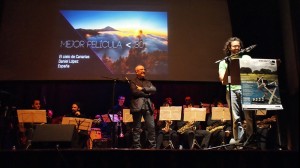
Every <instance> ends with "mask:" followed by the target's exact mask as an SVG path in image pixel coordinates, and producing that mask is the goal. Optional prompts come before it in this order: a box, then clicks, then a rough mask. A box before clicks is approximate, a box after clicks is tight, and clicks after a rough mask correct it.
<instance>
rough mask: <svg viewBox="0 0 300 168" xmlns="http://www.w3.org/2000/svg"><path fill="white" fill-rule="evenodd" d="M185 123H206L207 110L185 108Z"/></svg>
mask: <svg viewBox="0 0 300 168" xmlns="http://www.w3.org/2000/svg"><path fill="white" fill-rule="evenodd" d="M183 117H184V118H183V121H205V118H206V108H193V107H191V108H185V109H184V116H183Z"/></svg>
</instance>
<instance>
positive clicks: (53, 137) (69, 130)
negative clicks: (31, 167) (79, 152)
mask: <svg viewBox="0 0 300 168" xmlns="http://www.w3.org/2000/svg"><path fill="white" fill-rule="evenodd" d="M77 141H78V134H77V130H76V127H75V125H60V124H44V125H36V128H35V130H34V132H33V137H32V141H31V148H33V149H45V148H77V147H78V145H77V144H78V143H77Z"/></svg>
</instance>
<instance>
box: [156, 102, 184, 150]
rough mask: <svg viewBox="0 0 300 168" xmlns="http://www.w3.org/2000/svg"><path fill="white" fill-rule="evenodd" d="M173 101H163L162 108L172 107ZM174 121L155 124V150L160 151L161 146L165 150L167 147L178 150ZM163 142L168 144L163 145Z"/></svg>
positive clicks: (159, 121)
mask: <svg viewBox="0 0 300 168" xmlns="http://www.w3.org/2000/svg"><path fill="white" fill-rule="evenodd" d="M172 104H173V100H172V98H170V97H167V98H166V99H165V102H164V103H163V106H172ZM176 126H177V125H176V121H161V120H158V121H157V122H156V130H157V137H156V148H157V149H161V148H162V147H163V146H164V147H165V148H167V147H169V148H171V149H173V148H175V149H178V146H179V145H178V136H177V131H176ZM164 141H167V142H168V143H167V144H166V145H164V143H163V142H164Z"/></svg>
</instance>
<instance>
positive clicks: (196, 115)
mask: <svg viewBox="0 0 300 168" xmlns="http://www.w3.org/2000/svg"><path fill="white" fill-rule="evenodd" d="M205 118H206V108H194V107H191V108H184V115H183V121H188V122H191V121H192V122H195V121H205ZM195 146H197V147H198V148H199V149H201V147H200V145H199V143H198V142H197V140H196V138H195V137H194V139H193V144H192V146H191V149H194V147H195Z"/></svg>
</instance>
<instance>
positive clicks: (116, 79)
mask: <svg viewBox="0 0 300 168" xmlns="http://www.w3.org/2000/svg"><path fill="white" fill-rule="evenodd" d="M103 78H106V79H110V80H113V88H112V101H111V103H112V106H111V107H112V108H111V112H112V118H110V110H108V112H107V114H108V117H109V118H110V120H111V123H112V124H111V126H110V130H111V131H110V133H111V134H110V136H111V141H112V148H116V147H117V144H116V143H117V139H116V133H115V117H114V105H115V90H116V89H115V88H116V83H117V81H118V78H110V77H106V76H103Z"/></svg>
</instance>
